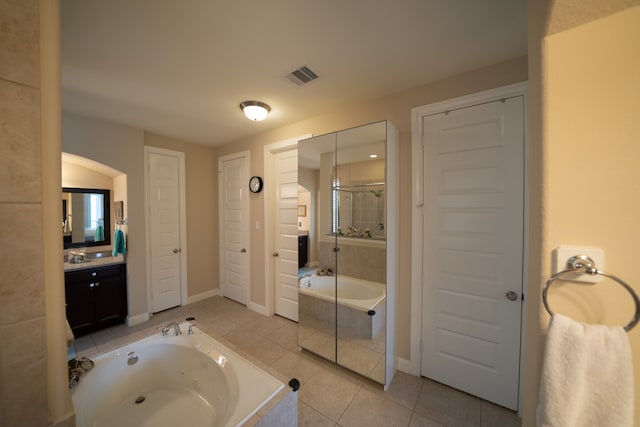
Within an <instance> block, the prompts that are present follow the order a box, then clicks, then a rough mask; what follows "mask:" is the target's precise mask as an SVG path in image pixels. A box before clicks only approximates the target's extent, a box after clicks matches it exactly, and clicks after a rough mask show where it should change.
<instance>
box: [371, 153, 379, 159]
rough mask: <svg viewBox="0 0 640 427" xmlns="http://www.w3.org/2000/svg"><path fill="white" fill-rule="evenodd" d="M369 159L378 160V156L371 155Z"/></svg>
mask: <svg viewBox="0 0 640 427" xmlns="http://www.w3.org/2000/svg"><path fill="white" fill-rule="evenodd" d="M369 158H370V159H377V158H378V155H377V154H369Z"/></svg>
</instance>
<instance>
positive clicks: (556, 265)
mask: <svg viewBox="0 0 640 427" xmlns="http://www.w3.org/2000/svg"><path fill="white" fill-rule="evenodd" d="M576 255H586V256H588V257H589V258H591V259H592V260H593V262H594V264H595V268H597V269H598V270H605V266H604V251H603V250H602V249H600V248H593V247H586V246H565V245H562V246H558V247H557V248H556V249H554V251H553V266H552V269H553V274H556V273H559V272H560V271H563V270H567V269H568V268H569V267H568V266H567V261H568V260H569V258H571V257H573V256H576ZM562 279H564V280H571V281H574V282H583V283H598V282H600V281H602V276H601V275H599V274H586V273H582V274H569V273H567V274H565V275H564V276H562Z"/></svg>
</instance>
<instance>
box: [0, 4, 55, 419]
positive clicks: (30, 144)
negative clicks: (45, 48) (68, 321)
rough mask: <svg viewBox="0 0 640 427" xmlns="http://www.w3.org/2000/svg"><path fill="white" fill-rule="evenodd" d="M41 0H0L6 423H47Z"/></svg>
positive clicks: (0, 412)
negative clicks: (40, 41) (40, 39)
mask: <svg viewBox="0 0 640 427" xmlns="http://www.w3.org/2000/svg"><path fill="white" fill-rule="evenodd" d="M39 37H40V31H39V2H38V0H0V236H2V242H3V244H2V245H0V271H1V272H2V274H1V275H0V425H2V426H5V427H11V426H46V425H48V424H49V420H48V417H49V415H48V402H47V373H46V362H47V357H46V356H47V353H46V351H47V342H46V319H45V287H44V273H43V271H44V267H43V244H42V234H43V232H42V166H41V140H40V59H39V54H40V51H39Z"/></svg>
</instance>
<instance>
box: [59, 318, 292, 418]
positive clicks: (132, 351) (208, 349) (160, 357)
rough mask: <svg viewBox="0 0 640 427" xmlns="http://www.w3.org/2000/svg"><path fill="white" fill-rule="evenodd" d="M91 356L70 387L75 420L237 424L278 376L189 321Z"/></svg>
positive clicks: (277, 385)
mask: <svg viewBox="0 0 640 427" xmlns="http://www.w3.org/2000/svg"><path fill="white" fill-rule="evenodd" d="M181 328H182V330H183V335H179V336H162V335H161V334H160V333H158V334H157V335H154V336H152V337H149V338H146V339H143V340H141V341H138V342H135V343H133V344H129V345H126V346H124V347H122V348H120V349H118V350H114V351H112V352H109V353H106V354H104V355H101V356H99V357H97V358H96V360H95V366H94V368H93V369H92V370H90V371H88V372H86V373H85V374H84V375H83V376H82V378H81V379H80V382H79V383H78V384H77V385H76V386H75V387H74V388H73V389H72V393H71V395H72V400H73V406H74V409H75V413H76V423H77V424H76V425H77V426H78V427H114V426H118V427H125V426H131V427H134V426H135V427H151V426H153V427H164V426H166V427H176V426H189V427H199V426H203V427H204V426H207V427H213V426H239V425H242V424H243V423H244V422H245V421H246V420H248V419H249V418H251V417H252V416H253V415H254V414H255V413H256V412H257V411H258V409H260V408H261V407H262V406H264V405H265V404H266V403H267V402H269V400H270V399H271V398H273V397H274V396H275V395H276V394H277V393H278V392H279V391H280V390H282V389H283V388H284V384H283V383H282V382H280V381H278V380H277V379H276V378H274V377H273V376H271V375H269V374H268V373H266V372H264V371H263V370H261V369H259V368H258V367H256V366H255V365H253V364H252V363H250V362H249V361H247V360H246V359H244V358H242V357H241V356H239V355H238V354H236V353H234V352H233V351H231V350H230V349H229V348H227V347H225V346H224V345H222V344H221V343H219V342H218V341H216V340H215V339H213V338H211V337H209V336H208V335H206V334H205V333H203V332H202V331H200V330H199V329H197V328H193V335H187V333H186V332H187V330H188V324H187V323H185V324H183V325H181Z"/></svg>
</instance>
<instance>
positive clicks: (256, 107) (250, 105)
mask: <svg viewBox="0 0 640 427" xmlns="http://www.w3.org/2000/svg"><path fill="white" fill-rule="evenodd" d="M240 109H241V110H242V112H243V113H244V115H245V116H247V118H248V119H249V120H253V121H256V122H260V121H262V120H264V119H265V118H266V117H267V114H269V111H271V107H269V106H268V105H267V104H265V103H264V102H260V101H244V102H242V103H240Z"/></svg>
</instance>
